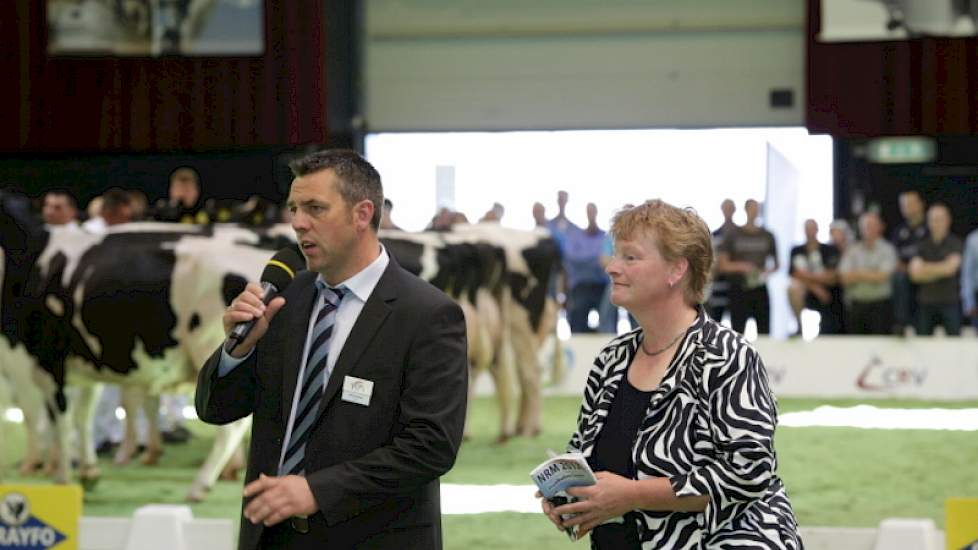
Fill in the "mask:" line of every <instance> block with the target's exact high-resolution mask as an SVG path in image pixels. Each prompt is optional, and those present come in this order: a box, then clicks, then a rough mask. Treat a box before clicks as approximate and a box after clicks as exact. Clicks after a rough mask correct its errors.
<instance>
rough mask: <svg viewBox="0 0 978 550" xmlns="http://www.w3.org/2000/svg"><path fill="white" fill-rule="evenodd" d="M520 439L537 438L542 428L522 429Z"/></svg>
mask: <svg viewBox="0 0 978 550" xmlns="http://www.w3.org/2000/svg"><path fill="white" fill-rule="evenodd" d="M518 433H519V436H520V437H537V436H539V435H540V428H520V429H519V432H518Z"/></svg>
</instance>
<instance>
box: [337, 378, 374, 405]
mask: <svg viewBox="0 0 978 550" xmlns="http://www.w3.org/2000/svg"><path fill="white" fill-rule="evenodd" d="M373 393H374V383H373V382H371V381H370V380H364V379H363V378H357V377H356V376H344V377H343V397H342V399H343V401H349V402H350V403H356V404H357V405H363V406H369V405H370V396H371V394H373Z"/></svg>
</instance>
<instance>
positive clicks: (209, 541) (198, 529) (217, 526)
mask: <svg viewBox="0 0 978 550" xmlns="http://www.w3.org/2000/svg"><path fill="white" fill-rule="evenodd" d="M237 538H238V534H237V532H236V530H235V529H234V523H233V522H232V521H231V520H229V519H194V518H193V514H191V512H190V507H188V506H182V505H160V504H151V505H147V506H143V507H141V508H139V509H137V510H136V512H135V513H134V514H133V517H132V519H129V518H95V517H83V518H82V519H81V522H80V529H79V544H78V548H79V550H156V549H159V550H164V549H166V550H233V549H234V548H235V547H236V546H237V544H236V541H237Z"/></svg>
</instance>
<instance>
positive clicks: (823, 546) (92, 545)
mask: <svg viewBox="0 0 978 550" xmlns="http://www.w3.org/2000/svg"><path fill="white" fill-rule="evenodd" d="M144 508H151V509H152V508H155V509H153V510H150V511H148V512H142V513H141V511H142V510H144ZM144 508H141V509H140V510H137V511H136V513H135V514H134V517H135V516H138V517H139V518H140V520H139V521H138V522H137V520H135V519H128V518H82V520H81V529H80V541H79V545H78V548H79V550H135V549H137V548H138V549H143V548H147V549H149V548H163V547H166V548H172V549H174V550H178V549H179V550H233V548H234V547H235V546H236V541H237V533H235V532H234V526H233V524H232V522H231V520H227V519H192V518H190V519H188V518H189V514H184V512H182V511H180V510H174V511H172V513H171V512H164V511H162V510H161V509H160V508H159V507H154V506H148V507H144ZM171 508H180V507H179V506H174V507H171ZM188 512H189V509H188ZM532 513H539V512H537V511H533V512H532ZM175 521H179V523H180V527H179V528H178V529H177V530H179V531H180V532H181V536H180V538H179V540H178V539H177V538H176V537H174V536H173V533H172V532H165V530H166V529H172V528H173V527H174V525H175V523H174V522H175ZM137 523H139V527H138V528H137V526H136V524H137ZM137 530H145V533H142V534H140V533H135V532H134V531H137ZM801 536H802V540H804V541H805V548H806V549H807V550H884V549H885V550H940V549H942V548H944V532H943V531H939V530H937V529H936V528H935V527H934V523H933V521H931V520H929V519H898V518H890V519H886V520H883V521H882V522H881V523H880V526H879V528H872V527H802V528H801ZM134 537H135V538H134ZM153 537H156V539H155V540H154V538H153ZM127 542H131V543H133V544H135V546H127ZM164 544H170V545H172V546H164Z"/></svg>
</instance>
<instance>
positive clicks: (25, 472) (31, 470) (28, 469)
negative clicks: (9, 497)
mask: <svg viewBox="0 0 978 550" xmlns="http://www.w3.org/2000/svg"><path fill="white" fill-rule="evenodd" d="M43 468H44V463H43V462H41V461H39V460H37V461H34V460H31V461H26V460H25V461H24V462H22V463H21V464H20V468H17V473H18V474H19V475H21V476H30V475H34V474H36V473H38V472H40V471H41V470H42V469H43Z"/></svg>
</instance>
